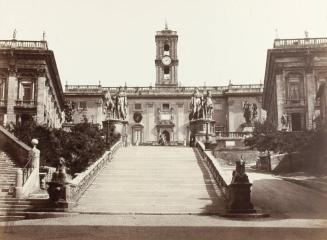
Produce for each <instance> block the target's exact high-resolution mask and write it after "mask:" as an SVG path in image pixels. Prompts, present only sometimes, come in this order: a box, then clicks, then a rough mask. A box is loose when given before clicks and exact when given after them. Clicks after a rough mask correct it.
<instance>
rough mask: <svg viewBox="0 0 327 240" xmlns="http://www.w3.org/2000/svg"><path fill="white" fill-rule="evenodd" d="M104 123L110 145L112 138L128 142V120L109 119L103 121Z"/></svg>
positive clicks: (107, 141)
mask: <svg viewBox="0 0 327 240" xmlns="http://www.w3.org/2000/svg"><path fill="white" fill-rule="evenodd" d="M102 124H103V129H104V132H105V136H106V143H107V145H108V146H110V143H111V141H112V140H121V141H122V142H124V143H125V144H127V125H128V121H126V120H121V119H107V120H105V121H102Z"/></svg>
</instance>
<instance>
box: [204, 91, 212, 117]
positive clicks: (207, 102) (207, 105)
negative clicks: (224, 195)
mask: <svg viewBox="0 0 327 240" xmlns="http://www.w3.org/2000/svg"><path fill="white" fill-rule="evenodd" d="M212 113H213V103H212V99H211V92H210V91H209V90H208V91H207V95H206V96H205V97H204V103H203V117H204V118H206V119H212Z"/></svg>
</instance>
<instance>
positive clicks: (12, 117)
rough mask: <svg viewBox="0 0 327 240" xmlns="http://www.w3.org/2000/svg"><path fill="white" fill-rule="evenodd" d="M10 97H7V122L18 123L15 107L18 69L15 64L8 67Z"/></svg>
mask: <svg viewBox="0 0 327 240" xmlns="http://www.w3.org/2000/svg"><path fill="white" fill-rule="evenodd" d="M8 72H9V75H8V98H7V121H6V123H10V122H13V123H16V114H15V110H14V107H15V105H16V100H17V88H18V79H17V69H16V68H15V67H14V66H11V67H10V68H9V69H8Z"/></svg>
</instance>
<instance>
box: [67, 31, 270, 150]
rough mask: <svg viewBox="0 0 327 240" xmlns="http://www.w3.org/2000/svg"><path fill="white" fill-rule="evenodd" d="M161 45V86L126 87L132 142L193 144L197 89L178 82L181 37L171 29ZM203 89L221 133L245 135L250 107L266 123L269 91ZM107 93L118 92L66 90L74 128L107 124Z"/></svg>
mask: <svg viewBox="0 0 327 240" xmlns="http://www.w3.org/2000/svg"><path fill="white" fill-rule="evenodd" d="M155 42H156V56H155V61H154V67H155V69H156V76H155V79H156V81H155V86H154V87H151V86H150V87H141V86H135V87H127V86H125V87H124V90H125V92H126V94H127V99H128V117H127V120H128V122H129V125H128V129H127V133H128V138H129V139H128V142H129V143H131V144H137V143H140V144H151V143H154V142H158V140H159V137H160V135H161V134H164V135H165V138H166V140H167V141H168V142H170V144H182V143H185V142H187V143H188V142H189V139H190V130H189V114H190V112H191V109H190V100H191V97H192V94H193V92H194V89H195V87H194V86H192V87H191V86H179V85H178V82H179V81H180V80H181V79H178V65H179V58H178V54H177V52H178V48H177V43H178V35H177V32H176V31H172V30H169V29H168V28H167V26H166V27H165V29H164V30H162V31H158V32H157V33H156V35H155ZM182 81H183V80H182ZM199 82H203V80H201V81H199ZM127 83H128V81H127ZM198 88H199V90H200V92H201V93H203V94H205V93H206V92H207V90H210V91H211V94H212V100H213V103H214V113H213V120H214V121H215V129H216V131H217V132H218V133H220V134H224V133H225V132H242V131H243V127H242V126H243V125H244V122H245V120H244V116H243V107H244V104H245V103H247V104H250V105H251V106H255V107H256V111H257V114H256V120H259V121H260V120H263V118H265V113H264V111H263V110H262V108H261V99H262V92H263V86H262V85H260V84H253V85H233V84H231V83H230V84H229V85H228V86H218V85H217V86H202V87H200V86H198ZM107 91H110V93H111V95H112V96H113V95H114V94H115V93H116V92H117V91H118V87H110V86H101V85H66V86H65V92H64V95H65V98H66V100H68V101H71V102H72V105H73V123H79V122H81V121H84V120H85V119H87V120H88V121H89V122H93V123H98V124H102V121H104V120H105V117H106V114H105V112H104V110H103V100H104V95H105V93H106V92H107Z"/></svg>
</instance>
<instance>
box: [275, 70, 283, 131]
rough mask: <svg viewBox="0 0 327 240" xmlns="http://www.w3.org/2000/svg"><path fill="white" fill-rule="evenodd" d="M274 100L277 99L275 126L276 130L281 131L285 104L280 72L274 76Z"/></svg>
mask: <svg viewBox="0 0 327 240" xmlns="http://www.w3.org/2000/svg"><path fill="white" fill-rule="evenodd" d="M276 99H277V126H278V129H279V130H280V129H282V123H281V121H280V119H281V117H282V115H283V113H284V103H285V84H284V81H283V75H282V73H281V72H278V73H277V74H276Z"/></svg>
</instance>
